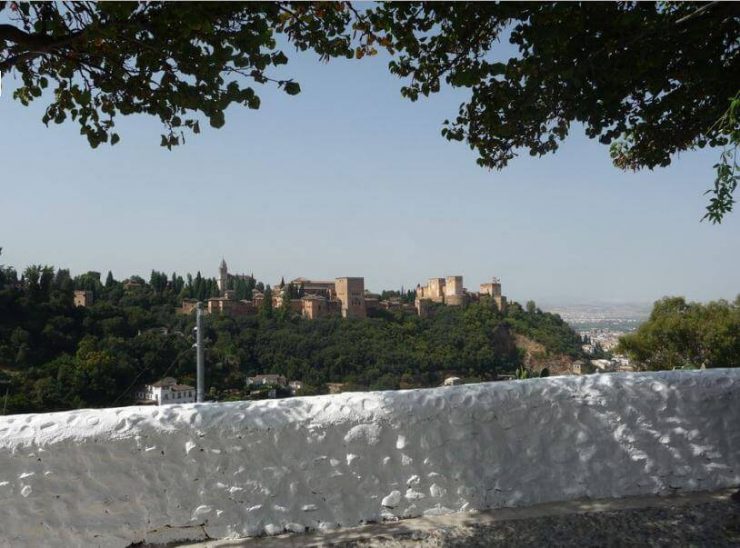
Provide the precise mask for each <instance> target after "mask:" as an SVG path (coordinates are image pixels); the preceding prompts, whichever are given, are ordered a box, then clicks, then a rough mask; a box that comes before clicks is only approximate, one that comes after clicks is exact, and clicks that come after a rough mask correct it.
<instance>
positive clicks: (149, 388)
mask: <svg viewBox="0 0 740 548" xmlns="http://www.w3.org/2000/svg"><path fill="white" fill-rule="evenodd" d="M136 399H137V400H139V401H144V402H155V403H156V404H157V405H165V404H168V403H192V402H194V401H195V388H193V387H192V386H189V385H187V384H177V379H174V378H172V377H165V378H164V379H162V380H160V381H157V382H155V383H153V384H147V385H146V386H144V388H141V389H140V390H139V391H137V392H136Z"/></svg>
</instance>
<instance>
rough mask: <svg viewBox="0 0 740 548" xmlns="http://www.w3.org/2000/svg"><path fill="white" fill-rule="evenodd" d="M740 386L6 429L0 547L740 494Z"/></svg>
mask: <svg viewBox="0 0 740 548" xmlns="http://www.w3.org/2000/svg"><path fill="white" fill-rule="evenodd" d="M739 423H740V369H735V370H727V369H726V370H708V371H696V372H666V373H651V374H630V373H625V374H611V375H594V376H585V377H554V378H549V379H532V380H527V381H512V382H502V383H487V384H479V385H467V386H455V387H448V388H437V389H431V390H414V391H402V392H372V393H351V394H341V395H336V396H320V397H313V398H294V399H288V400H281V401H261V402H251V403H247V402H235V403H224V404H210V405H209V404H188V405H182V406H178V405H171V406H164V407H159V408H152V407H129V408H119V409H107V410H80V411H72V412H65V413H51V414H38V415H16V416H10V417H0V542H1V543H3V545H7V546H14V547H15V546H34V547H35V546H52V545H53V546H65V547H67V546H80V545H84V546H95V545H99V546H106V547H107V546H126V545H128V544H129V543H131V542H136V541H140V540H144V539H148V540H150V541H157V540H159V541H161V540H166V539H170V540H174V539H180V540H184V539H188V538H191V539H197V538H202V537H203V535H204V531H207V532H208V534H209V535H210V536H211V537H224V536H229V535H231V536H242V535H255V534H261V533H268V534H274V533H280V532H282V531H283V530H286V529H287V530H295V531H298V530H303V529H304V528H306V527H309V528H331V527H337V526H345V527H346V526H354V525H357V524H358V523H360V522H362V521H363V520H368V521H369V520H380V519H384V518H393V517H395V516H416V515H421V514H434V513H440V512H453V511H464V510H469V509H474V508H491V507H494V508H495V507H501V506H512V505H528V504H535V503H541V502H546V501H557V500H566V499H572V498H579V497H620V496H632V495H641V494H654V493H666V494H667V493H670V492H673V491H676V490H705V489H717V488H723V487H728V486H732V485H738V484H740V428H738V424H739Z"/></svg>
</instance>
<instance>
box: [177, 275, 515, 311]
mask: <svg viewBox="0 0 740 548" xmlns="http://www.w3.org/2000/svg"><path fill="white" fill-rule="evenodd" d="M237 280H243V281H247V282H250V283H251V284H252V285H254V282H255V278H254V276H253V275H251V274H231V273H229V269H228V266H227V265H226V260H222V261H221V264H220V265H219V269H218V278H217V283H218V289H219V292H220V295H219V296H218V297H212V298H210V299H208V301H207V303H206V312H207V313H208V314H226V315H229V316H248V315H251V314H256V313H257V312H258V311H259V309H260V308H261V307H262V306H263V304H264V300H265V298H266V295H265V292H262V291H258V290H257V289H253V290H252V298H251V300H248V299H237V298H236V291H235V290H234V284H235V283H236V281H237ZM273 287H274V289H272V290H271V291H272V297H271V299H272V306H273V308H280V307H284V306H286V301H287V300H289V301H290V302H289V304H287V306H290V309H291V310H292V311H293V312H295V313H296V314H300V315H301V316H302V317H304V318H307V319H316V318H321V317H325V316H341V317H343V318H366V317H367V315H368V312H371V311H373V310H394V309H396V310H403V311H405V312H408V313H412V314H418V315H419V316H422V317H426V316H428V315H429V314H430V313H431V311H432V309H433V308H434V305H435V304H443V305H447V306H464V305H466V304H468V303H470V302H477V301H479V300H480V299H481V297H490V298H491V299H492V300H493V302H495V303H496V306H497V307H498V309H499V310H504V309H505V308H506V297H505V296H503V295H502V294H501V281H500V280H499V279H498V278H493V280H492V281H491V282H488V283H483V284H481V285H480V291H478V292H469V291H468V290H467V289H465V288H464V287H463V277H462V276H447V277H446V278H430V279H429V280H428V282H427V285H425V286H422V285H421V284H419V285H417V286H416V292H415V293H416V298H415V300H414V303H413V304H412V303H410V302H403V301H402V299H401V298H400V297H391V298H389V299H381V296H380V295H378V294H376V293H371V292H369V291H368V290H366V289H365V278H363V277H351V276H343V277H339V278H335V279H334V280H312V279H309V278H302V277H301V278H295V279H293V280H291V281H290V282H288V283H287V284H286V283H285V282H284V281H281V282H280V283H279V284H276V285H275V286H273ZM196 304H197V301H196V300H195V299H185V300H183V303H182V308H181V312H183V313H185V314H188V313H190V312H192V311H193V310H194V309H195V306H196Z"/></svg>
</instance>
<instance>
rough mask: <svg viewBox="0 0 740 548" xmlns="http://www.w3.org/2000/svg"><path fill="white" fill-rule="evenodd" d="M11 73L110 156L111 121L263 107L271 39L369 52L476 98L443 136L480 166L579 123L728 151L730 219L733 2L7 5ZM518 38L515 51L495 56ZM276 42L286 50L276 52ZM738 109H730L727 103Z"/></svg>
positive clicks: (196, 116)
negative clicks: (466, 149) (261, 89)
mask: <svg viewBox="0 0 740 548" xmlns="http://www.w3.org/2000/svg"><path fill="white" fill-rule="evenodd" d="M0 18H5V19H6V20H7V21H8V23H3V24H0V70H2V71H8V70H14V71H17V72H18V73H19V74H20V75H21V80H22V85H21V86H20V87H18V88H17V90H16V91H15V97H16V98H17V99H19V100H20V101H21V102H22V103H23V104H28V103H29V102H30V101H32V100H34V99H36V98H38V97H41V96H42V95H43V94H44V91H45V90H47V89H49V91H50V92H51V94H52V95H51V102H50V104H49V106H48V108H47V109H46V113H45V115H44V122H45V123H49V122H51V121H53V122H55V123H62V122H64V121H65V120H66V119H67V118H68V117H69V118H72V119H73V120H74V121H76V122H77V123H78V124H79V125H80V129H81V132H82V134H83V135H85V136H86V137H87V139H88V140H89V142H90V144H91V145H92V146H93V147H95V146H98V145H99V144H100V143H104V142H110V143H111V144H115V143H116V142H117V141H118V140H119V136H118V134H117V133H116V132H115V121H114V120H115V116H116V115H118V114H123V115H128V114H136V113H146V114H150V115H154V116H157V117H158V118H159V119H160V120H161V121H162V123H163V125H164V128H165V133H164V134H163V135H162V139H161V144H162V145H163V146H166V147H172V146H173V145H177V144H179V143H181V142H182V141H184V138H185V132H186V130H187V131H192V132H194V133H198V132H199V131H200V127H199V120H201V119H207V120H208V121H209V123H210V124H211V125H212V126H214V127H220V126H222V125H223V124H224V122H225V116H224V112H225V110H226V109H227V107H228V106H229V105H231V104H233V103H237V104H241V105H244V106H246V107H248V108H253V109H255V108H259V105H260V99H259V96H258V93H257V91H256V89H255V87H256V84H266V83H272V84H274V85H277V86H278V87H280V88H281V89H283V90H284V91H285V92H286V93H288V94H290V95H293V94H297V93H299V92H300V86H299V84H298V82H295V81H293V80H290V79H289V80H284V79H273V78H271V76H270V69H271V68H274V67H276V66H279V65H284V64H286V63H287V62H288V57H287V55H286V53H285V52H284V51H283V50H282V49H280V48H279V47H278V41H277V37H278V36H279V35H282V36H284V37H285V39H286V40H287V43H289V44H291V45H292V46H294V47H296V48H297V49H299V50H313V51H315V52H316V53H317V54H318V55H319V56H320V58H321V59H322V60H328V59H331V58H332V57H339V56H341V57H348V58H351V57H357V58H362V57H364V56H366V55H374V54H376V53H377V52H378V49H384V50H386V51H387V53H388V54H389V56H390V61H389V69H390V71H391V72H392V73H394V74H396V75H398V76H399V77H402V78H405V79H406V84H405V85H404V86H403V87H402V89H401V92H402V94H403V95H404V96H406V97H408V98H409V99H411V100H416V99H417V98H418V97H419V96H428V95H430V94H433V93H436V92H438V91H439V90H440V89H441V87H442V86H451V87H459V88H467V89H469V90H470V95H469V98H468V99H467V100H466V101H464V102H463V103H462V104H461V105H460V107H459V110H458V112H457V114H456V115H455V116H452V117H451V118H450V119H449V120H446V121H444V123H443V128H442V134H443V135H444V136H445V137H446V138H447V139H449V140H452V141H464V142H466V143H467V144H468V145H469V146H470V148H471V149H473V150H474V151H475V152H476V153H477V155H478V159H477V162H478V163H479V164H480V165H481V166H484V167H488V168H495V169H501V168H503V167H505V166H506V165H507V164H508V162H509V161H511V160H512V159H513V158H514V157H515V156H516V155H517V154H518V153H520V152H521V151H528V152H529V154H531V155H535V156H539V155H543V154H547V153H550V152H553V151H555V150H557V148H558V145H559V142H560V141H562V140H563V139H565V137H566V136H567V135H568V133H569V131H570V129H571V125H572V124H573V123H580V124H582V125H583V126H584V127H585V131H586V134H587V135H588V136H589V137H591V138H596V139H598V140H599V141H600V142H601V143H604V144H607V145H610V147H611V149H610V150H611V154H612V158H613V161H614V163H615V165H616V166H618V167H620V168H623V169H640V168H649V169H652V168H655V167H662V166H667V165H669V164H670V162H671V158H672V156H673V155H674V154H675V153H678V152H681V151H686V150H691V149H696V148H703V147H705V146H712V147H723V148H724V150H723V153H722V156H721V158H720V161H719V162H718V164H717V165H716V166H715V168H716V169H717V176H716V180H715V184H714V186H713V187H712V188H710V190H709V192H710V193H711V194H712V198H711V200H710V203H709V205H708V208H707V215H706V218H708V219H710V220H712V221H713V222H718V221H720V220H721V219H722V217H723V215H725V214H726V213H727V212H729V211H731V209H732V205H733V203H734V200H733V192H734V190H735V188H736V186H737V177H738V176H737V164H736V159H735V158H736V156H735V151H736V148H737V144H738V142H739V141H740V130H739V129H738V128H739V127H740V125H739V123H738V117H737V116H736V115H735V111H736V110H737V108H738V105H737V103H738V95H737V94H738V84H737V82H738V81H739V80H740V53H739V52H740V48H738V47H737V43H738V37H739V36H740V8H738V5H737V4H736V3H733V2H709V3H703V4H702V3H693V2H612V3H601V2H600V3H565V2H562V3H561V2H549V3H544V2H539V3H509V2H505V3H500V4H499V3H473V2H460V3H447V2H439V3H423V2H409V3H395V2H387V3H374V4H369V5H363V6H362V7H359V6H356V5H354V4H352V3H350V2H318V3H293V2H271V3H269V2H257V3H219V2H214V3H211V2H208V3H205V2H203V3H201V2H193V3H165V2H140V3H134V2H130V3H128V2H127V3H119V2H104V3H92V2H66V3H47V2H37V3H19V2H18V3H17V2H1V1H0ZM501 41H508V42H509V43H510V44H511V45H512V46H513V47H514V48H515V49H516V52H517V53H516V55H514V56H509V55H508V54H507V53H502V52H504V51H505V50H503V49H502V48H499V47H498V44H499V42H501ZM281 43H282V42H281ZM733 101H734V103H733Z"/></svg>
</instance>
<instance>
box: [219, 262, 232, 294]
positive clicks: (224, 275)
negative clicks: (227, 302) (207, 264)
mask: <svg viewBox="0 0 740 548" xmlns="http://www.w3.org/2000/svg"><path fill="white" fill-rule="evenodd" d="M228 279H229V269H228V267H227V266H226V259H224V258H223V257H222V258H221V264H220V265H219V267H218V290H219V292H220V293H221V296H222V297H224V296H225V295H226V290H227V289H228V285H227V281H228Z"/></svg>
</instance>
